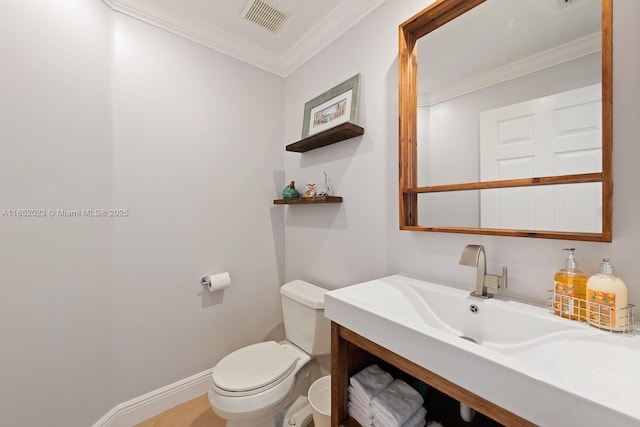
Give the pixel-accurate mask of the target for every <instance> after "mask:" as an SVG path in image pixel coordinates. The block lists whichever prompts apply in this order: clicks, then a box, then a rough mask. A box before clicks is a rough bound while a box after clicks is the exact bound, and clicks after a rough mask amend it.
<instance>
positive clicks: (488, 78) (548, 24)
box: [398, 0, 613, 242]
mask: <svg viewBox="0 0 640 427" xmlns="http://www.w3.org/2000/svg"><path fill="white" fill-rule="evenodd" d="M611 20H612V1H611V0H568V1H566V0H490V1H485V0H439V1H436V2H434V3H433V4H431V5H430V6H429V7H427V8H426V9H424V10H423V11H421V12H419V13H418V14H417V15H415V16H413V17H412V18H410V19H409V20H407V21H405V22H404V23H402V24H401V25H400V28H399V30H400V31H399V33H400V39H399V55H398V63H399V90H400V92H399V114H400V135H399V136H400V140H399V148H400V158H399V163H400V228H401V229H403V230H414V231H436V232H452V233H469V234H492V235H506V236H520V237H542V238H553V239H568V240H587V241H602V242H610V241H611V238H612V230H611V222H612V214H613V212H612V211H613V204H612V187H613V183H612V170H611V168H612V99H611V94H612V81H611V80H612V28H611Z"/></svg>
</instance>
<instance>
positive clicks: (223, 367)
mask: <svg viewBox="0 0 640 427" xmlns="http://www.w3.org/2000/svg"><path fill="white" fill-rule="evenodd" d="M296 360H297V359H296V357H295V356H294V355H293V354H292V353H291V352H289V351H287V350H286V349H285V348H284V347H283V346H281V345H280V344H278V343H276V342H275V341H267V342H261V343H258V344H253V345H250V346H247V347H243V348H241V349H239V350H236V351H234V352H233V353H231V354H228V355H227V356H225V357H224V358H223V359H222V360H221V361H220V362H218V364H217V365H216V366H215V367H214V368H213V372H212V378H213V382H214V383H215V385H216V386H217V387H219V388H221V389H223V390H227V391H232V392H243V391H249V390H256V389H260V388H263V387H265V386H268V385H269V384H272V383H277V382H279V380H281V379H282V378H285V377H286V376H287V375H289V374H290V373H291V372H292V371H293V370H294V368H295V366H296Z"/></svg>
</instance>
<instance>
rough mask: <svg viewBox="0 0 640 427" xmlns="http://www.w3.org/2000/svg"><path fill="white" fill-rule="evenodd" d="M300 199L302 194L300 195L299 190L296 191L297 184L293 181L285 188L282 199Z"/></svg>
mask: <svg viewBox="0 0 640 427" xmlns="http://www.w3.org/2000/svg"><path fill="white" fill-rule="evenodd" d="M298 197H300V193H298V190H296V182H295V181H291V182H290V183H289V185H287V186H286V187H284V190H282V198H283V199H297V198H298Z"/></svg>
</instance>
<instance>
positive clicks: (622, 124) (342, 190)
mask: <svg viewBox="0 0 640 427" xmlns="http://www.w3.org/2000/svg"><path fill="white" fill-rule="evenodd" d="M428 3H429V2H424V1H401V0H389V1H387V2H386V3H385V4H384V5H383V6H381V7H380V8H379V9H377V10H376V11H375V12H373V13H372V14H371V15H369V16H368V17H367V18H366V19H364V20H362V21H361V22H360V23H359V24H358V25H357V26H355V27H354V28H352V29H351V30H349V31H348V32H347V33H345V35H343V36H342V37H341V38H340V39H338V40H336V41H335V42H334V43H332V44H331V45H329V46H328V47H327V48H326V49H325V50H324V51H322V52H321V53H319V54H318V55H316V56H315V57H314V58H312V59H311V60H310V61H309V62H307V63H306V64H305V65H304V66H302V67H300V68H299V69H298V70H297V71H296V72H295V73H294V74H293V75H291V76H290V77H289V78H287V80H286V82H285V129H284V134H285V139H287V140H288V141H289V140H290V141H294V140H295V139H296V137H297V136H298V135H299V132H300V129H301V126H302V125H301V121H302V109H303V107H304V103H305V102H306V101H307V100H309V99H311V98H313V97H314V96H316V95H317V94H319V93H322V92H323V91H324V90H326V89H328V88H330V87H332V86H333V85H334V84H336V83H339V82H340V81H342V80H344V79H346V78H348V77H349V76H351V75H353V74H355V73H357V72H360V73H362V76H363V83H364V84H363V89H362V94H361V95H362V98H361V104H360V105H361V115H360V121H361V122H362V124H363V126H364V128H365V134H364V135H363V136H362V137H360V138H356V139H353V140H348V141H345V142H341V143H338V144H335V145H331V146H328V147H324V148H321V149H318V150H314V151H311V152H308V153H304V154H294V153H287V154H286V155H285V168H286V174H287V178H295V179H297V180H300V181H302V182H304V181H305V180H307V179H309V178H308V176H310V175H313V176H316V175H317V173H318V171H320V170H327V171H328V172H330V173H331V174H332V176H334V178H335V180H336V181H337V182H336V185H335V187H336V190H337V193H339V194H340V195H342V196H343V197H344V198H345V202H344V203H343V204H342V205H338V206H336V207H319V209H318V208H316V207H304V210H303V209H297V208H293V207H292V208H288V210H287V214H286V215H287V217H286V229H285V234H286V277H287V278H288V279H290V278H294V277H302V278H306V279H308V280H316V281H318V282H320V283H322V284H324V285H326V286H327V287H330V288H335V287H341V286H345V285H349V284H352V283H355V282H358V281H362V280H366V279H369V278H374V277H377V276H381V275H385V274H393V273H396V272H408V273H413V274H419V275H422V276H429V277H433V278H436V279H447V280H454V281H459V282H461V283H468V284H469V286H470V287H471V285H472V283H474V280H475V279H474V277H475V276H474V275H475V271H474V270H473V269H471V268H468V267H463V266H460V265H458V260H459V257H460V253H461V252H462V248H463V247H464V245H465V244H468V243H478V244H483V245H485V247H486V249H487V254H488V269H489V271H490V272H495V273H497V272H498V271H499V269H500V267H501V266H502V265H506V266H508V267H509V281H510V284H509V285H510V289H509V290H508V291H507V293H509V294H511V295H514V296H519V297H525V298H529V299H534V300H537V301H540V302H542V300H543V299H544V298H545V296H546V292H545V291H546V289H548V288H549V287H550V285H551V280H552V277H553V274H554V272H555V271H556V270H557V269H559V268H560V267H561V266H562V263H563V259H564V255H563V254H562V253H561V251H560V250H561V249H562V248H564V247H566V246H568V245H571V246H575V247H576V248H577V258H578V261H579V264H580V266H581V268H582V269H583V270H584V271H585V272H587V273H589V274H590V273H593V272H595V271H596V270H597V268H598V265H599V261H600V259H601V258H602V257H605V256H606V257H610V258H611V259H612V262H613V263H614V265H615V267H616V273H618V274H619V275H620V276H621V277H623V278H624V279H625V280H626V281H627V283H628V285H629V288H630V299H631V302H632V303H635V304H636V305H638V304H639V303H640V287H639V286H638V285H637V282H638V280H639V279H640V265H639V264H638V263H637V260H636V259H635V258H636V255H635V254H637V248H636V242H637V241H638V240H639V238H640V222H638V221H637V219H636V218H637V212H638V211H639V210H640V197H638V192H637V190H636V189H635V188H634V185H636V184H635V183H637V182H638V181H639V180H640V169H638V168H637V159H638V158H640V146H639V145H638V144H637V143H636V141H637V138H638V135H639V134H640V124H639V122H638V120H637V111H638V110H640V82H639V80H638V78H637V76H638V75H640V51H638V49H637V47H635V40H639V39H640V38H639V37H640V30H639V29H638V28H637V24H636V22H637V20H638V18H639V17H640V3H639V2H636V1H634V0H618V1H616V2H615V4H614V180H615V191H614V193H615V194H614V223H613V234H614V236H613V243H611V244H608V243H592V242H567V241H560V240H545V239H525V238H509V237H492V236H470V235H458V234H445V233H420V232H408V231H399V230H398V188H397V187H398V184H397V182H398V166H397V164H398V154H397V151H398V149H397V140H398V126H397V111H398V110H397V103H398V98H397V37H398V35H397V31H398V30H397V27H398V25H399V24H400V23H401V22H403V21H404V20H406V19H407V18H409V17H410V16H412V15H413V14H415V13H417V12H418V11H419V10H421V9H422V8H424V7H426V6H427V4H428ZM303 248H304V249H303Z"/></svg>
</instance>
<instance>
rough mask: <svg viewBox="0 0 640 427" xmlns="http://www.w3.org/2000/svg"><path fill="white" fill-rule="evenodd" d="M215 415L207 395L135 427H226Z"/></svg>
mask: <svg viewBox="0 0 640 427" xmlns="http://www.w3.org/2000/svg"><path fill="white" fill-rule="evenodd" d="M225 424H226V423H225V421H224V420H223V419H221V418H219V417H218V416H217V415H216V414H214V413H213V411H212V410H211V407H210V406H209V399H208V398H207V395H206V394H203V395H202V396H199V397H196V398H195V399H193V400H189V401H187V402H184V403H182V404H180V405H178V406H176V407H174V408H171V409H168V410H166V411H164V412H162V413H160V414H158V415H156V416H155V417H151V418H149V419H148V420H145V421H143V422H141V423H139V424H136V425H135V426H134V427H225Z"/></svg>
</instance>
